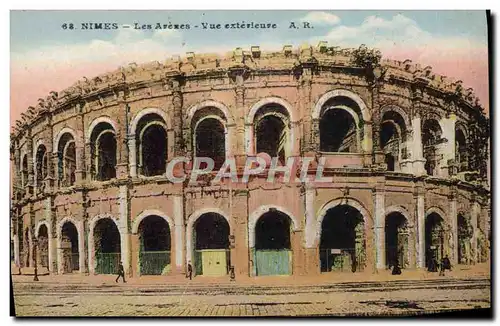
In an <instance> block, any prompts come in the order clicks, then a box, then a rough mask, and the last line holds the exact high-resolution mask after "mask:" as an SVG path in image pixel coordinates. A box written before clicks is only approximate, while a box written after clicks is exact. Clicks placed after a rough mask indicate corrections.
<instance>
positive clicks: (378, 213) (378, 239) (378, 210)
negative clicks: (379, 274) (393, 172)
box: [374, 184, 386, 269]
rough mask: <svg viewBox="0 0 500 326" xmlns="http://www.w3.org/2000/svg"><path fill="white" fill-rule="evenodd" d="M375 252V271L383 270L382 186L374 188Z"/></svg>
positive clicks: (383, 225) (383, 196)
mask: <svg viewBox="0 0 500 326" xmlns="http://www.w3.org/2000/svg"><path fill="white" fill-rule="evenodd" d="M374 196H375V221H374V222H375V223H374V229H375V232H374V233H375V237H374V241H375V250H376V251H375V252H376V256H375V257H376V266H377V269H385V264H386V263H385V193H384V186H383V184H382V185H377V186H376V188H375V194H374Z"/></svg>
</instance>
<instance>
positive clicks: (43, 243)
mask: <svg viewBox="0 0 500 326" xmlns="http://www.w3.org/2000/svg"><path fill="white" fill-rule="evenodd" d="M37 249H38V257H37V258H38V264H40V265H41V266H43V267H47V268H48V267H49V235H48V231H47V227H46V226H45V224H42V225H41V226H40V228H39V229H38V246H37Z"/></svg>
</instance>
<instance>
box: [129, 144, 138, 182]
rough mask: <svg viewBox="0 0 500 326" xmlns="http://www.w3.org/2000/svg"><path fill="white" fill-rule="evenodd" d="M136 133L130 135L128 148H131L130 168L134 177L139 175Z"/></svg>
mask: <svg viewBox="0 0 500 326" xmlns="http://www.w3.org/2000/svg"><path fill="white" fill-rule="evenodd" d="M136 145H137V144H136V140H135V134H134V135H128V150H129V160H128V164H129V170H130V176H131V177H132V178H135V177H137V152H136V151H137V148H136Z"/></svg>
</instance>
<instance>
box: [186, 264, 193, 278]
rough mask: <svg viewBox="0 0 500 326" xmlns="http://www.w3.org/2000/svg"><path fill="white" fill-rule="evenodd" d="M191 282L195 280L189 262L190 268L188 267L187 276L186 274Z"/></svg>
mask: <svg viewBox="0 0 500 326" xmlns="http://www.w3.org/2000/svg"><path fill="white" fill-rule="evenodd" d="M188 277H189V279H190V280H192V279H193V266H191V261H188V266H187V274H186V278H188Z"/></svg>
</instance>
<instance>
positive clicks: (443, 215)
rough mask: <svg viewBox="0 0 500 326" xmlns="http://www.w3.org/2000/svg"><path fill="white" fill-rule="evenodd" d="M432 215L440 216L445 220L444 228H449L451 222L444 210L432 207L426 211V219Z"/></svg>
mask: <svg viewBox="0 0 500 326" xmlns="http://www.w3.org/2000/svg"><path fill="white" fill-rule="evenodd" d="M432 213H435V214H437V215H439V216H440V217H441V218H442V219H443V223H444V225H443V226H444V227H445V228H448V227H449V221H448V218H447V216H448V215H447V214H446V213H445V212H444V210H443V209H442V208H440V207H437V206H431V207H429V208H428V209H427V210H426V211H425V218H426V219H427V217H428V216H429V215H431V214H432Z"/></svg>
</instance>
